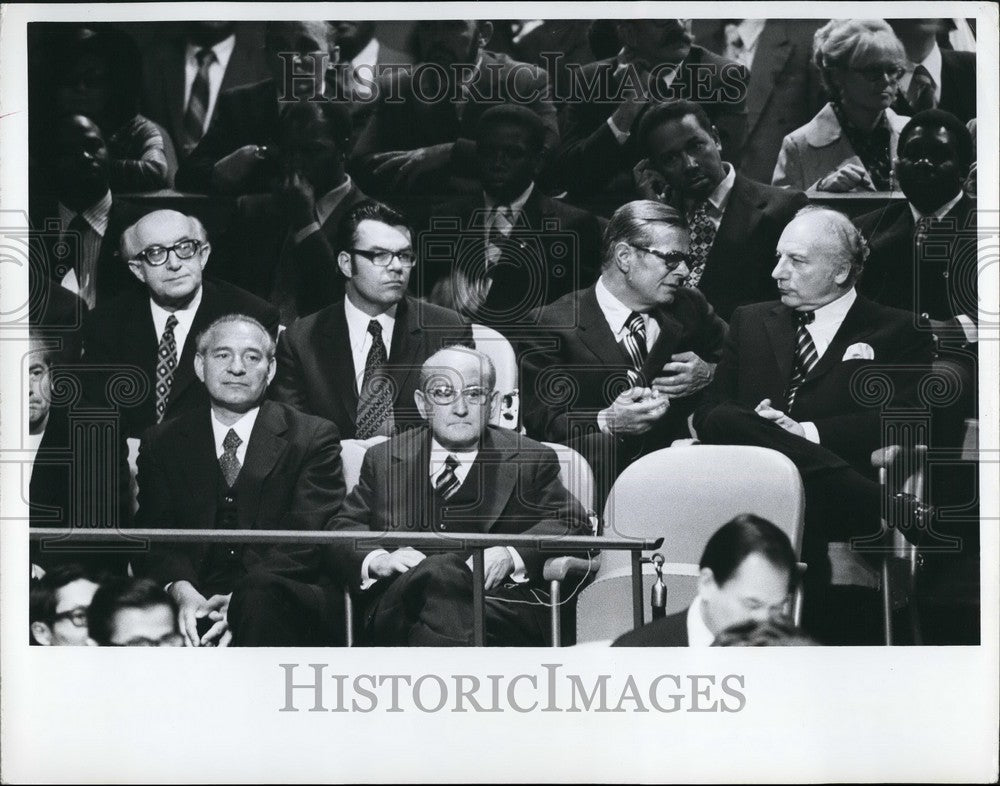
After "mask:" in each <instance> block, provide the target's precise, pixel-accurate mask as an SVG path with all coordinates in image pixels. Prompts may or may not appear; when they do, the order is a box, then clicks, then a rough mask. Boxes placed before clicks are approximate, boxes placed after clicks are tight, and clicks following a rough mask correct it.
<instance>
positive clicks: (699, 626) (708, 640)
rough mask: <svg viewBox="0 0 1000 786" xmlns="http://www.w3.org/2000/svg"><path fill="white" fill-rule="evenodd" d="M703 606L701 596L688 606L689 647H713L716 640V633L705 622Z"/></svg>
mask: <svg viewBox="0 0 1000 786" xmlns="http://www.w3.org/2000/svg"><path fill="white" fill-rule="evenodd" d="M702 606H703V601H702V599H701V597H700V596H699V597H697V598H695V599H694V603H692V604H691V605H690V606H689V607H688V613H687V634H688V646H689V647H711V646H712V642H713V641H715V635H714V634H713V633H712V631H710V630H709V629H708V626H707V625H706V624H705V618H704V617H703V616H702Z"/></svg>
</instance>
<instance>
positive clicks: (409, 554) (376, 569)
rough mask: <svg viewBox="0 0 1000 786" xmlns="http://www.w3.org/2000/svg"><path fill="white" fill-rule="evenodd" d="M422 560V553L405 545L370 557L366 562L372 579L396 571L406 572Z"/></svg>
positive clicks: (380, 577) (393, 573)
mask: <svg viewBox="0 0 1000 786" xmlns="http://www.w3.org/2000/svg"><path fill="white" fill-rule="evenodd" d="M423 560H424V554H423V553H422V552H419V551H417V550H416V549H414V548H410V547H409V546H405V547H403V548H401V549H396V550H395V551H393V552H391V553H388V554H379V555H377V556H375V557H372V559H371V561H370V562H369V563H368V575H369V576H371V577H372V578H373V579H387V578H389V577H390V576H395V575H396V574H397V573H406V571H408V570H409V569H410V568H412V567H415V566H416V565H419V564H420V563H421V562H422V561H423Z"/></svg>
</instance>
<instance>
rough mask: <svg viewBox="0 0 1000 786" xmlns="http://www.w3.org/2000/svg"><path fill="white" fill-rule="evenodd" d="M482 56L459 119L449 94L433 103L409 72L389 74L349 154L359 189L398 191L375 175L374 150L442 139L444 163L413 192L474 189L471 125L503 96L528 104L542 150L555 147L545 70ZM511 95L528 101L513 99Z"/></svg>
mask: <svg viewBox="0 0 1000 786" xmlns="http://www.w3.org/2000/svg"><path fill="white" fill-rule="evenodd" d="M482 55H483V61H482V64H481V67H480V69H479V72H478V73H477V75H476V78H475V79H474V80H473V81H472V82H471V83H470V94H469V99H468V102H467V103H466V104H465V108H464V110H463V111H462V112H461V118H459V115H458V111H457V109H456V104H455V103H454V102H453V101H452V100H451V97H450V95H449V96H446V97H445V98H443V99H442V100H441V101H437V102H433V103H430V102H427V101H422V100H419V99H418V97H417V96H416V95H415V94H414V89H413V84H412V81H411V79H410V74H409V73H406V72H401V73H398V74H394V75H393V77H392V78H391V79H390V80H389V82H387V83H386V84H384V85H383V86H382V87H381V90H380V93H381V99H380V100H379V102H378V104H377V106H376V108H375V112H374V114H373V116H372V118H371V121H370V122H369V124H368V127H367V128H366V129H365V131H364V132H363V133H362V134H361V136H360V138H359V139H358V142H357V144H356V146H355V148H354V155H353V157H352V161H353V163H352V168H351V174H352V175H353V176H355V177H356V178H357V180H358V184H359V185H360V186H361V187H362V188H363V189H364V190H365V191H367V192H368V193H370V194H373V195H374V196H376V197H378V198H380V199H389V198H391V197H394V196H397V195H398V189H392V181H391V179H389V178H387V177H385V176H378V177H376V176H375V174H374V173H373V171H372V169H373V164H372V157H373V156H374V155H376V154H378V153H384V152H386V151H390V150H415V149H416V148H419V147H426V146H428V145H437V144H442V143H454V148H453V150H452V154H451V161H450V163H449V165H448V167H447V168H446V170H445V171H443V172H435V173H433V174H431V175H428V176H427V177H425V178H423V179H422V180H421V181H420V182H418V183H417V184H416V185H415V187H414V193H418V192H419V193H428V194H436V195H438V196H439V197H440V196H442V195H444V194H448V193H450V192H455V191H459V192H461V193H469V192H471V191H472V190H474V189H477V188H478V177H477V175H476V166H475V146H476V143H475V141H474V140H475V137H476V126H477V124H478V123H479V118H480V117H481V116H482V114H483V112H485V111H486V110H487V109H489V108H490V107H493V106H497V105H500V104H503V103H505V102H508V101H510V102H514V103H519V104H522V105H524V106H526V107H528V108H529V109H531V110H532V111H533V112H535V113H536V114H537V115H538V116H539V117H540V118H541V119H542V122H543V123H544V124H545V151H546V153H548V152H549V151H552V150H554V149H555V147H556V146H557V145H558V143H559V130H558V126H557V123H556V112H555V108H554V107H553V106H552V103H551V101H550V99H549V85H548V78H547V77H546V75H545V72H544V71H542V70H541V69H540V68H538V67H537V66H531V65H528V64H525V63H517V62H515V61H514V60H511V59H510V58H509V57H508V56H507V55H503V54H497V53H495V52H486V51H484V52H483V53H482ZM517 96H522V97H524V98H525V99H530V100H522V101H518V100H517V98H516V97H517ZM387 98H391V99H392V100H386V99H387ZM397 99H399V100H397Z"/></svg>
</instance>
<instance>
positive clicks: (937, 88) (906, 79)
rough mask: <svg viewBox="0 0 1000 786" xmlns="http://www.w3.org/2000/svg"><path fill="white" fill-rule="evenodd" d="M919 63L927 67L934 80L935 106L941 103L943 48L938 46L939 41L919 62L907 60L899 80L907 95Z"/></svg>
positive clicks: (904, 93) (900, 87)
mask: <svg viewBox="0 0 1000 786" xmlns="http://www.w3.org/2000/svg"><path fill="white" fill-rule="evenodd" d="M918 65H922V66H923V67H924V68H926V69H927V73H928V74H930V75H931V79H933V80H934V106H937V105H938V104H940V103H941V50H940V49H939V48H938V45H937V43H935V44H934V47H933V48H932V49H931V51H930V53H929V54H928V55H927V57H925V58H924V59H923V60H922V61H920V62H919V63H911V62H909V61H907V63H906V65H905V66H904V68H905V69H906V70H905V72H904V73H903V77H902V79H900V80H899V89H900V92H902V94H903V95H904V96H905V95H906V94H907V93H908V92H909V90H910V82H912V81H913V72H914V70H915V69H916V67H917V66H918Z"/></svg>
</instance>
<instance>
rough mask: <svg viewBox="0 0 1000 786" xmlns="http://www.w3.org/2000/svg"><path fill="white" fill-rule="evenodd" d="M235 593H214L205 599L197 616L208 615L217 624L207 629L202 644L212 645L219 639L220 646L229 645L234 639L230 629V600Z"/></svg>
mask: <svg viewBox="0 0 1000 786" xmlns="http://www.w3.org/2000/svg"><path fill="white" fill-rule="evenodd" d="M232 598H233V593H231V592H230V593H229V594H228V595H213V596H212V597H210V598H209V599H208V600H207V601H205V602H204V603H203V604H202V606H201V608H200V609H199V610H198V611H197V612H196V613H195V616H196V617H197V618H199V619H200V618H202V617H208V618H209V619H210V620H213V621H214V622H215V624H214V625H213V626H212V627H211V628H209V629H208V630H207V631H205V635H203V636H202V637H201V646H202V647H208V646H211V645H212V643H213V642H215V641H216V640H218V642H217V645H218V646H219V647H228V646H229V642H231V641H232V640H233V632H232V631H231V630H230V629H229V616H228V615H229V601H230V600H232Z"/></svg>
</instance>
